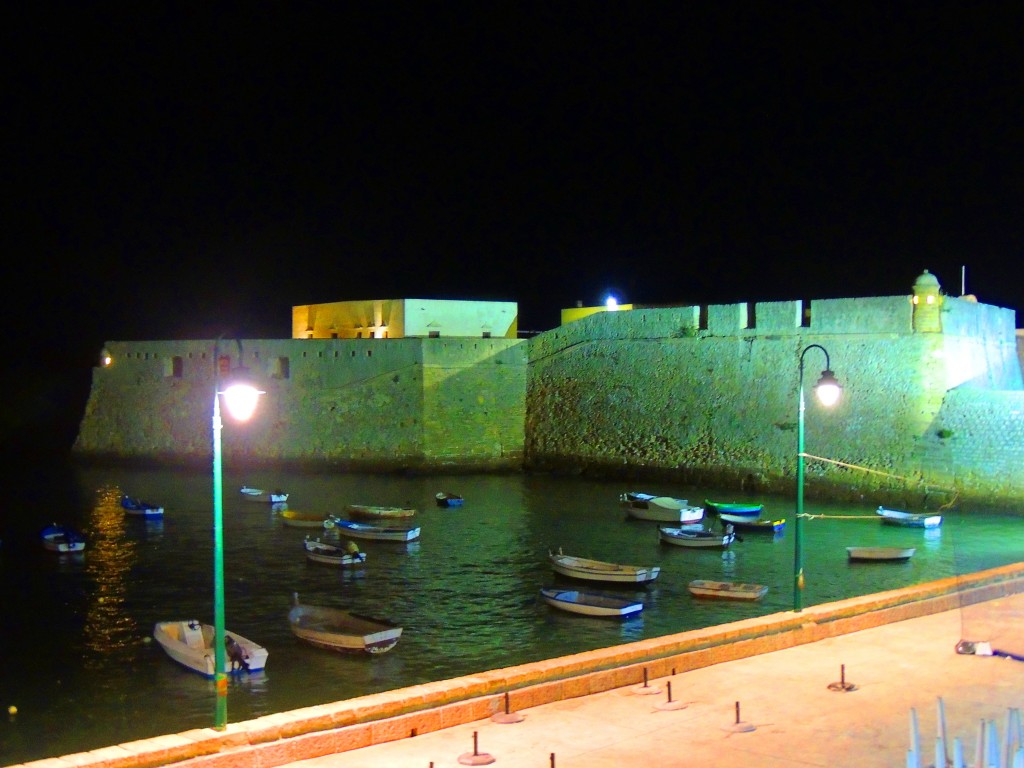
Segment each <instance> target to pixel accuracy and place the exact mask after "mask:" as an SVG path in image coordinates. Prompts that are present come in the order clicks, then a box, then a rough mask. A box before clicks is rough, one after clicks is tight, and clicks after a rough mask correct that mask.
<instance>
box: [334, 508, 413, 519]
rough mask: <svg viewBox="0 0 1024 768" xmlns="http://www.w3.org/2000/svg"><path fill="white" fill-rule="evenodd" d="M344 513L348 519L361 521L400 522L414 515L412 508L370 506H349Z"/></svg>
mask: <svg viewBox="0 0 1024 768" xmlns="http://www.w3.org/2000/svg"><path fill="white" fill-rule="evenodd" d="M345 511H346V512H348V514H349V516H350V517H358V518H360V519H362V520H402V519H406V518H410V517H413V516H414V515H415V514H416V510H415V509H413V508H412V507H380V506H373V505H371V504H349V505H348V506H346V507H345Z"/></svg>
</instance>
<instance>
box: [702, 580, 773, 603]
mask: <svg viewBox="0 0 1024 768" xmlns="http://www.w3.org/2000/svg"><path fill="white" fill-rule="evenodd" d="M687 586H688V588H689V590H690V593H691V594H693V595H695V596H696V597H712V598H719V599H724V600H759V599H760V598H762V597H764V595H765V594H766V593H767V592H768V587H766V586H764V585H763V584H744V583H741V582H736V581H707V580H705V579H694V580H693V581H691V582H690V583H689V585H687Z"/></svg>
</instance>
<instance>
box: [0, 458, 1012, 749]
mask: <svg viewBox="0 0 1024 768" xmlns="http://www.w3.org/2000/svg"><path fill="white" fill-rule="evenodd" d="M33 472H34V474H32V475H30V476H27V477H25V478H23V479H22V482H21V483H20V484H19V486H18V487H17V488H16V489H14V497H13V498H11V497H8V498H6V499H5V507H6V510H5V514H4V516H3V522H2V523H0V539H2V544H0V605H2V616H3V628H2V632H0V663H2V674H0V707H2V708H3V709H2V712H6V711H7V709H8V707H12V706H13V707H17V713H16V714H15V715H13V716H6V715H5V718H6V719H4V720H2V721H0V765H10V764H13V763H19V762H23V761H27V760H34V759H39V758H43V757H50V756H55V755H61V754H67V753H71V752H78V751H82V750H88V749H93V748H97V747H100V746H105V745H109V744H113V743H118V742H123V741H130V740H133V739H139V738H144V737H148V736H154V735H159V734H164V733H174V732H178V731H183V730H186V729H189V728H194V727H202V726H208V725H210V724H212V721H213V703H214V695H213V687H212V686H213V684H212V682H210V681H207V680H205V679H204V678H202V677H200V676H198V675H196V674H194V673H191V672H188V671H186V670H184V669H183V668H181V667H179V666H178V665H176V664H174V663H173V662H171V661H170V659H169V658H168V657H167V656H166V655H165V654H164V652H163V651H162V650H161V648H160V647H159V646H158V645H157V644H156V643H155V642H153V641H152V640H151V636H152V629H153V625H154V624H155V623H156V622H157V621H161V620H167V619H186V618H198V619H200V620H202V621H206V622H210V621H211V617H212V607H211V606H212V534H211V520H212V514H211V505H212V501H211V496H212V494H211V478H210V473H209V472H208V471H191V470H189V471H171V470H141V469H134V468H114V469H111V468H106V469H96V468H82V469H75V468H74V467H72V466H67V465H65V464H62V463H56V464H53V465H49V466H45V467H39V468H37V469H36V470H34V471H33ZM243 485H252V486H257V487H263V488H271V489H272V488H281V489H283V490H285V491H287V492H289V493H290V494H291V497H290V499H289V507H290V508H291V509H297V510H300V511H309V512H322V513H328V512H335V513H339V514H342V512H343V508H344V506H345V505H346V504H349V503H362V504H376V505H403V506H414V507H416V508H417V509H418V510H419V513H418V515H417V518H416V520H417V523H418V524H419V525H420V526H422V536H421V539H420V540H419V541H418V542H414V543H411V544H396V543H389V542H373V541H362V542H360V546H361V548H362V549H363V550H365V551H366V552H367V553H368V559H367V562H366V564H365V566H364V567H363V568H362V569H360V570H358V571H355V572H351V571H346V570H341V569H336V568H332V567H330V566H323V565H314V564H310V563H307V562H306V560H305V557H304V554H303V548H302V540H303V538H304V536H305V535H307V534H308V533H310V531H309V530H308V529H301V528H290V527H286V526H284V525H283V524H282V522H281V520H280V519H279V516H278V515H277V514H276V513H275V512H274V511H273V510H272V509H271V508H270V506H269V505H260V504H256V503H253V502H250V501H246V500H244V499H243V498H242V496H241V494H240V493H239V492H238V491H239V489H240V488H241V487H242V486H243ZM441 490H446V491H453V492H456V493H460V494H462V495H463V496H464V497H465V499H466V502H465V506H463V507H461V508H454V509H440V508H438V507H436V506H435V505H434V501H433V497H434V494H435V493H436V492H437V491H441ZM626 490H641V491H648V492H655V493H660V494H666V495H672V496H678V497H683V498H688V499H690V500H691V502H693V503H700V502H701V501H702V500H703V499H704V498H705V497H709V498H725V499H752V498H756V497H751V496H749V495H747V496H737V495H736V494H734V493H732V492H727V491H720V490H717V489H713V488H696V489H695V488H690V487H685V486H680V485H673V484H671V483H623V482H620V481H596V480H592V479H585V478H569V477H550V476H531V475H467V476H451V475H445V476H438V477H429V476H410V477H405V476H390V475H388V476H385V475H360V474H340V473H337V474H327V473H323V474H295V473H285V472H275V471H273V470H266V469H264V470H260V471H259V472H240V471H235V470H234V469H233V468H232V467H230V466H228V467H227V468H226V470H225V479H224V496H225V502H224V511H225V516H224V537H225V569H226V587H225V589H226V606H227V608H226V613H227V627H228V628H229V629H231V630H233V631H235V632H238V633H240V634H242V635H245V636H247V637H250V638H252V639H254V640H256V641H257V642H259V643H261V644H262V645H264V646H266V647H267V648H268V649H269V651H270V655H269V660H268V662H267V668H266V671H265V672H263V673H261V674H258V675H253V676H250V677H243V678H242V679H240V680H237V681H232V682H231V686H230V693H229V705H228V707H229V712H228V714H229V719H230V720H231V721H239V720H245V719H249V718H253V717H257V716H260V715H264V714H269V713H272V712H277V711H282V710H287V709H294V708H297V707H303V706H309V705H313V704H319V703H324V702H328V701H337V700H342V699H346V698H351V697H355V696H360V695H364V694H368V693H374V692H379V691H384V690H390V689H393V688H400V687H404V686H407V685H413V684H417V683H421V682H425V681H429V680H436V679H443V678H449V677H456V676H460V675H464V674H470V673H473V672H479V671H482V670H487V669H493V668H497V667H504V666H510V665H514V664H520V663H524V662H529V661H535V660H538V659H543V658H550V657H553V656H562V655H567V654H571V653H576V652H579V651H583V650H588V649H592V648H598V647H603V646H610V645H616V644H621V643H626V642H631V641H634V640H640V639H644V638H649V637H657V636H660V635H665V634H670V633H675V632H680V631H685V630H688V629H695V628H700V627H705V626H711V625H715V624H721V623H724V622H728V621H733V620H736V619H741V618H746V617H750V616H757V615H763V614H768V613H775V612H778V611H785V610H789V609H791V607H792V583H793V539H792V527H793V524H792V507H793V501H792V499H789V498H784V497H761V498H758V500H760V501H764V502H765V503H766V504H767V510H768V514H770V515H771V516H773V517H776V518H778V517H786V518H787V519H788V520H789V522H788V525H787V530H786V532H785V534H784V535H783V536H782V537H781V538H776V539H773V538H772V537H770V536H763V535H758V534H743V541H742V542H737V543H735V544H734V545H733V547H732V548H731V549H730V550H728V551H727V552H725V553H722V552H712V551H708V552H700V551H692V550H686V549H682V548H679V547H672V546H668V545H664V544H661V543H659V541H658V536H657V524H656V523H645V522H640V521H635V520H631V519H628V518H627V517H626V515H625V513H624V511H623V510H622V509H621V508H620V506H619V504H618V496H619V494H620V493H622V492H623V491H626ZM122 493H127V494H128V495H131V496H135V497H139V498H143V499H145V500H148V501H151V502H157V503H159V504H162V505H163V506H164V508H165V510H166V512H165V516H164V519H163V521H162V522H159V523H152V522H145V521H142V520H139V519H136V518H131V517H127V516H126V515H125V514H124V511H123V510H122V509H121V506H120V503H119V500H120V496H121V494H122ZM805 511H806V512H808V513H810V514H813V515H819V516H820V517H816V518H813V519H809V520H807V521H806V522H805V523H804V532H805V571H806V578H807V584H806V590H805V593H804V594H805V597H804V605H805V606H810V605H814V604H818V603H823V602H828V601H832V600H837V599H842V598H846V597H851V596H855V595H860V594H866V593H870V592H877V591H881V590H887V589H893V588H897V587H900V586H904V585H907V584H914V583H919V582H923V581H928V580H931V579H937V578H943V577H947V576H954V575H958V574H964V573H969V572H972V571H976V570H981V569H984V568H990V567H994V566H998V565H1004V564H1007V563H1011V562H1017V561H1019V560H1021V559H1024V518H1021V517H1019V516H1012V515H1006V514H999V513H995V512H983V513H980V512H978V511H977V510H965V509H961V508H957V507H954V508H953V509H950V510H945V511H944V513H943V514H944V517H945V519H944V524H943V525H942V527H941V528H940V529H938V530H936V531H930V532H924V531H921V530H910V529H898V528H891V527H886V526H882V525H881V524H880V523H879V522H878V520H876V519H874V517H873V514H874V513H873V507H870V506H868V505H866V504H865V505H863V506H861V505H853V504H823V503H816V502H815V501H813V500H809V501H808V502H807V503H806V505H805ZM914 511H921V510H914ZM51 521H60V522H67V523H71V524H74V525H77V526H78V527H80V528H81V529H82V530H83V531H84V532H85V534H86V536H87V538H88V542H89V544H88V548H87V550H86V551H85V552H84V553H82V554H80V555H65V556H58V555H54V554H53V553H49V552H46V551H44V550H43V549H42V547H41V546H40V545H39V543H38V539H37V534H38V531H39V529H40V528H42V527H43V525H45V524H47V523H49V522H51ZM313 534H314V535H318V534H317V532H315V531H314V532H313ZM882 544H884V545H896V546H915V547H917V553H916V555H915V556H914V557H913V558H912V559H911V560H910V561H907V562H905V563H898V564H893V563H888V564H867V565H864V564H861V565H856V564H850V563H848V562H847V558H846V549H845V548H846V547H847V546H851V545H882ZM559 547H561V548H563V549H564V551H565V552H566V553H568V554H574V555H580V556H586V557H594V558H598V559H603V560H614V561H618V562H628V563H633V564H640V565H660V566H661V568H662V573H661V576H660V578H659V579H658V580H657V581H655V582H654V583H653V584H652V585H650V586H648V587H647V588H645V589H640V590H633V591H630V590H622V589H618V590H615V591H619V592H624V593H626V594H634V595H637V596H641V597H642V598H643V599H644V602H645V609H644V611H643V613H642V614H641V616H640V617H639V618H635V619H630V620H627V621H625V622H619V621H609V620H602V619H589V618H585V617H580V616H574V615H571V614H565V613H561V612H557V611H555V610H554V609H552V608H550V607H548V606H547V605H546V604H544V603H543V602H542V601H541V600H540V599H539V595H538V590H539V589H540V588H541V587H542V586H545V585H549V584H554V583H562V584H566V583H569V582H566V581H564V580H560V579H559V578H558V577H555V576H554V574H553V573H552V572H551V570H550V568H549V566H548V564H547V561H546V555H547V552H548V550H549V549H556V550H557V549H558V548H559ZM696 578H703V579H715V580H730V581H752V582H758V583H761V584H766V585H768V587H769V592H768V594H767V595H766V597H765V598H764V599H762V600H761V601H758V602H756V603H750V604H747V603H731V602H725V601H723V602H716V601H710V602H708V601H698V600H695V599H694V598H693V597H692V596H691V595H690V594H689V593H688V591H687V583H688V582H689V581H690V580H691V579H696ZM577 585H578V584H577ZM578 586H579V585H578ZM583 588H592V587H587V586H584V587H583ZM611 589H614V587H613V588H611ZM293 592H298V593H299V594H300V595H301V597H302V598H303V599H304V600H306V601H308V602H312V603H321V604H328V605H334V606H338V607H345V608H352V609H354V610H357V611H359V612H362V613H368V614H372V615H377V616H385V617H388V618H391V619H393V620H396V621H398V622H399V623H401V624H402V625H403V627H404V628H405V632H404V634H403V636H402V640H401V642H400V643H399V644H398V646H397V647H396V648H395V649H394V650H393V651H391V652H390V653H387V654H384V655H382V656H380V657H361V656H359V657H357V656H344V655H339V654H335V653H331V652H329V651H324V650H320V649H317V648H314V647H312V646H308V645H305V644H303V643H301V642H300V641H298V640H297V639H295V638H294V637H293V636H292V634H291V632H290V630H289V628H288V622H287V613H288V608H289V606H290V603H291V597H292V593H293ZM965 613H966V612H965ZM957 639H959V638H951V645H952V643H955V641H956V640H957Z"/></svg>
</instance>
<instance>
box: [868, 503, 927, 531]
mask: <svg viewBox="0 0 1024 768" xmlns="http://www.w3.org/2000/svg"><path fill="white" fill-rule="evenodd" d="M875 513H876V514H877V515H878V516H879V517H880V518H881V520H882V523H883V524H885V525H895V526H899V527H901V528H938V527H939V526H940V525H942V515H921V514H915V513H913V512H900V511H899V510H897V509H886V508H885V507H879V508H878V509H876V510H875Z"/></svg>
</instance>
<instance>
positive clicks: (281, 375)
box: [270, 357, 291, 379]
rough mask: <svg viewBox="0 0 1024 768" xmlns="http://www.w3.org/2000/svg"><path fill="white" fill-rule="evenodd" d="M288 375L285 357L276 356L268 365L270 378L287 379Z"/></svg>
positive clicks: (289, 372)
mask: <svg viewBox="0 0 1024 768" xmlns="http://www.w3.org/2000/svg"><path fill="white" fill-rule="evenodd" d="M290 375H291V371H290V366H289V363H288V358H287V357H279V358H277V359H276V360H275V361H274V364H273V365H272V366H271V367H270V377H271V378H272V379H287V378H289V376H290Z"/></svg>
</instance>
